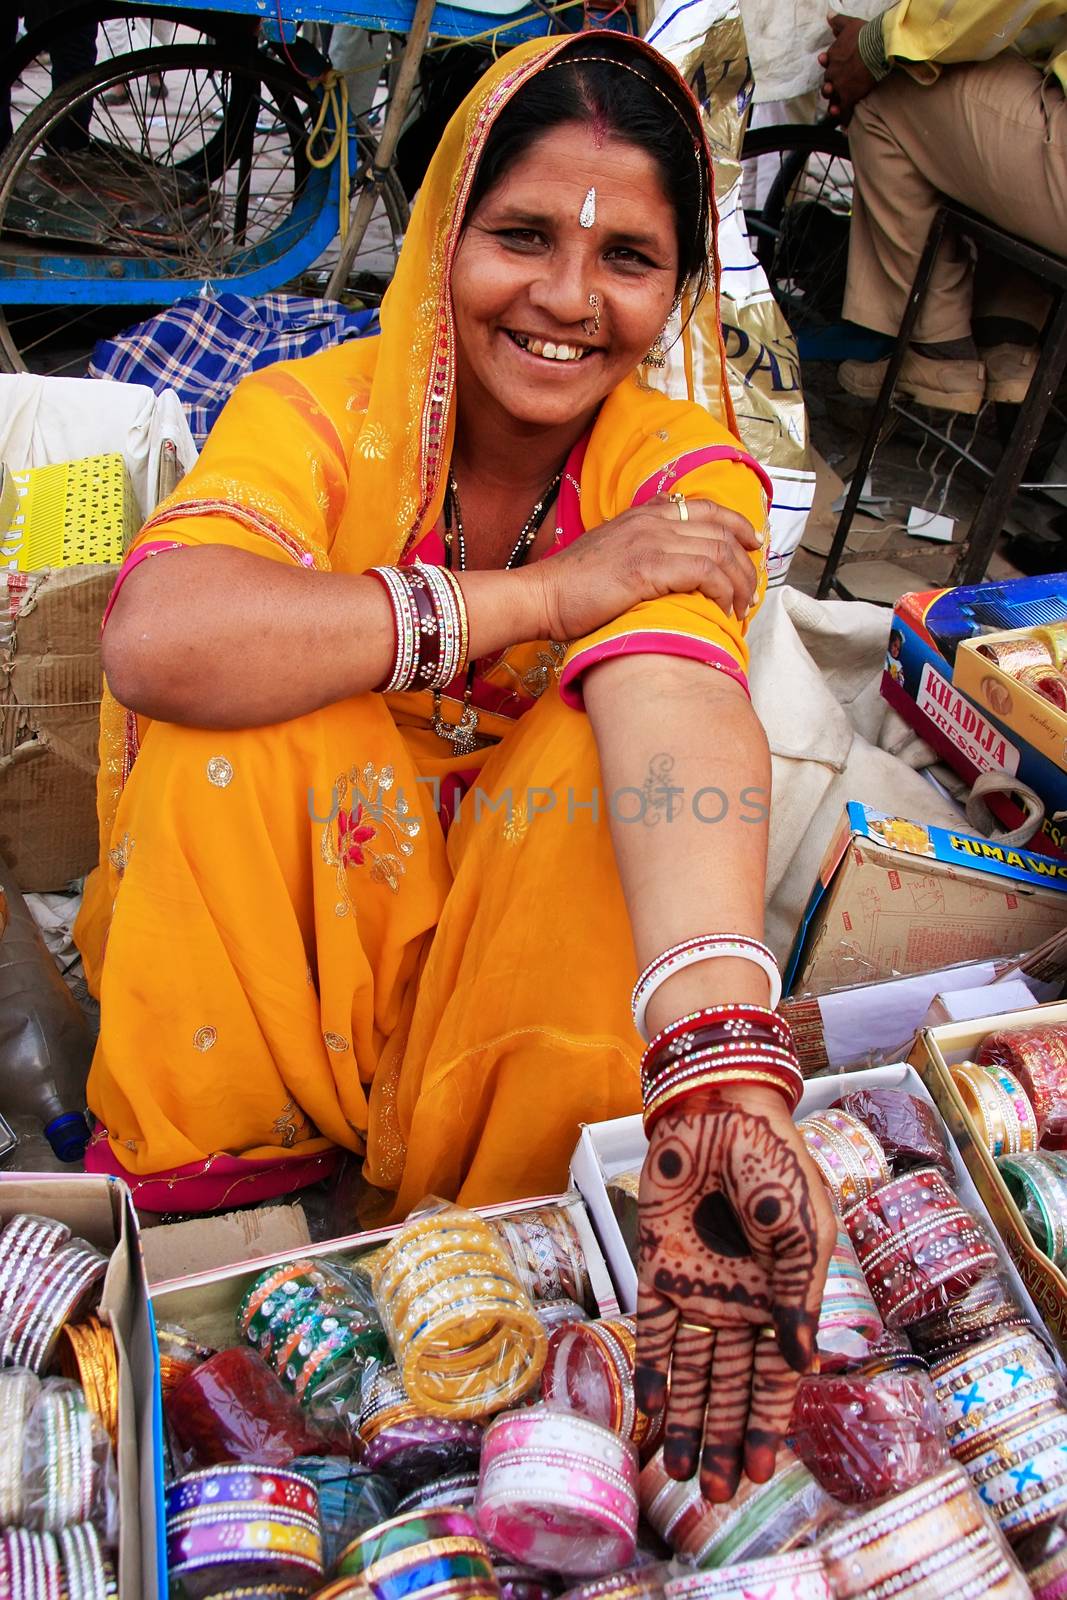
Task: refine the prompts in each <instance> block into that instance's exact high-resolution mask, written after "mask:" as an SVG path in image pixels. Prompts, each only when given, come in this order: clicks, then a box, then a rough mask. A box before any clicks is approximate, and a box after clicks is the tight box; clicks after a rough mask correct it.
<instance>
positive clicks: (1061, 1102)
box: [975, 1022, 1067, 1137]
mask: <svg viewBox="0 0 1067 1600" xmlns="http://www.w3.org/2000/svg"><path fill="white" fill-rule="evenodd" d="M975 1060H976V1061H977V1062H979V1063H980V1064H981V1065H983V1066H984V1065H989V1064H992V1065H994V1066H1000V1067H1006V1068H1007V1069H1008V1071H1009V1072H1010V1073H1011V1075H1012V1077H1014V1078H1015V1079H1017V1080H1018V1082H1019V1083H1020V1084H1021V1085H1022V1088H1023V1091H1024V1093H1025V1094H1026V1097H1027V1099H1028V1100H1029V1101H1030V1104H1031V1105H1032V1106H1033V1108H1034V1113H1035V1115H1036V1117H1037V1124H1038V1127H1039V1129H1040V1130H1041V1134H1042V1137H1044V1136H1045V1133H1046V1124H1047V1123H1048V1122H1049V1120H1050V1119H1051V1118H1052V1117H1053V1114H1054V1113H1055V1112H1056V1111H1057V1108H1058V1109H1059V1117H1060V1119H1061V1120H1062V1118H1063V1115H1064V1113H1065V1111H1067V1027H1064V1025H1063V1024H1062V1023H1055V1022H1053V1023H1047V1024H1042V1025H1041V1026H1039V1027H1030V1028H1005V1029H1002V1030H1001V1031H1000V1032H998V1033H990V1034H987V1035H986V1037H985V1039H983V1041H982V1043H981V1044H980V1045H979V1047H978V1050H977V1053H976V1055H975Z"/></svg>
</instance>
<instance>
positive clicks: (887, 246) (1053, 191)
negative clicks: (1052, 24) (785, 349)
mask: <svg viewBox="0 0 1067 1600" xmlns="http://www.w3.org/2000/svg"><path fill="white" fill-rule="evenodd" d="M849 145H850V149H851V155H852V163H853V168H854V171H855V196H854V208H853V214H852V229H851V243H850V246H849V258H848V286H847V290H846V294H845V308H844V309H845V316H846V317H847V318H848V319H849V320H850V321H852V322H858V323H860V324H861V325H862V326H863V327H865V328H874V329H876V330H877V331H878V332H879V333H888V334H895V333H896V332H897V329H898V328H899V326H900V320H901V317H902V316H903V313H904V307H905V304H906V303H907V299H908V294H909V292H910V290H911V285H912V282H913V280H914V277H915V272H916V269H917V267H918V265H919V258H920V256H921V255H922V249H923V245H924V243H925V241H926V235H927V232H928V231H929V228H930V224H931V222H932V221H933V219H934V214H935V212H936V211H937V208H938V206H939V204H940V203H941V198H942V196H944V195H947V196H949V197H950V198H952V199H954V200H958V201H960V202H961V203H962V204H963V205H966V206H969V207H970V208H971V209H972V210H973V211H976V212H978V213H979V214H980V215H982V216H983V217H987V218H988V219H989V220H990V221H991V222H994V223H996V224H997V225H998V226H999V227H1002V228H1006V229H1007V230H1008V232H1010V233H1016V234H1018V235H1019V236H1020V237H1021V238H1023V239H1027V240H1029V241H1030V242H1031V243H1033V244H1035V245H1038V246H1041V247H1043V248H1044V249H1047V250H1051V251H1053V252H1055V253H1056V254H1057V255H1067V100H1065V99H1064V94H1063V90H1062V89H1061V87H1060V85H1059V84H1058V83H1057V82H1056V81H1055V80H1054V79H1043V78H1042V76H1041V74H1040V73H1039V72H1038V70H1037V68H1036V67H1032V66H1030V65H1029V64H1028V63H1027V62H1025V61H1023V60H1022V58H1021V57H1020V56H1016V55H1014V54H1011V53H1007V54H1004V55H1001V56H998V57H997V58H996V60H994V61H988V62H982V63H975V64H974V65H968V66H958V67H946V68H945V70H944V71H943V72H942V74H941V76H940V77H939V78H938V80H937V81H936V82H935V83H933V84H929V85H924V84H919V83H916V82H915V80H914V79H913V78H911V77H909V75H908V74H907V73H906V72H903V71H900V70H897V71H895V72H893V73H891V74H890V76H889V77H888V78H885V79H883V81H882V82H881V83H880V84H878V86H877V87H876V88H875V89H873V90H872V91H871V93H870V94H869V95H868V96H867V98H866V99H865V100H862V101H861V102H860V104H859V105H858V106H857V107H856V111H855V114H854V116H853V118H852V122H851V124H850V126H849ZM993 265H994V267H995V270H994V271H992V272H989V273H988V274H986V278H987V279H988V284H987V285H985V286H983V288H982V290H981V291H980V296H981V298H980V302H979V303H977V304H976V305H975V311H976V312H977V313H978V314H980V315H984V316H990V315H997V316H1009V317H1016V318H1019V319H1020V320H1022V321H1024V322H1030V323H1031V324H1033V325H1034V326H1038V327H1039V326H1040V325H1041V323H1042V321H1043V319H1044V312H1045V307H1046V306H1047V296H1045V295H1044V294H1043V293H1042V292H1041V290H1040V288H1039V287H1038V285H1037V283H1036V282H1035V280H1034V279H1032V278H1029V277H1028V276H1026V275H1024V274H1021V273H1019V272H1017V271H1011V270H1009V269H1008V268H1007V267H1006V265H1005V264H1002V263H999V262H995V263H994V264H993ZM990 286H992V287H991V289H990ZM971 302H972V264H971V257H970V252H969V250H968V248H967V246H966V244H964V243H963V242H962V241H957V240H955V239H953V238H949V239H946V241H945V243H944V244H943V246H942V248H941V251H940V253H939V255H938V259H937V262H936V264H935V266H934V271H933V276H932V278H931V280H930V283H929V286H928V288H927V291H926V297H925V299H924V301H923V306H922V309H921V311H920V314H919V320H918V323H917V325H916V328H915V333H914V338H915V339H916V340H918V341H920V342H924V343H929V344H934V343H940V342H942V341H946V340H949V339H962V338H966V337H967V336H968V335H969V334H970V331H971Z"/></svg>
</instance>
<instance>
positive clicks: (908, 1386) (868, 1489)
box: [790, 1372, 945, 1505]
mask: <svg viewBox="0 0 1067 1600" xmlns="http://www.w3.org/2000/svg"><path fill="white" fill-rule="evenodd" d="M790 1435H791V1439H792V1444H793V1448H794V1450H796V1451H797V1453H798V1454H799V1455H800V1456H801V1457H802V1458H803V1460H804V1464H805V1465H806V1466H807V1467H809V1468H810V1470H811V1471H812V1472H813V1473H814V1474H815V1477H816V1478H817V1479H818V1481H819V1482H820V1483H821V1484H822V1486H823V1488H824V1489H825V1490H826V1492H827V1494H832V1495H833V1496H834V1497H835V1498H836V1499H838V1500H842V1501H844V1503H845V1504H846V1505H862V1504H864V1503H865V1502H866V1503H868V1504H869V1503H870V1502H871V1501H872V1500H881V1499H883V1498H884V1497H885V1496H886V1495H890V1494H900V1493H901V1492H902V1491H903V1490H905V1489H910V1488H911V1487H912V1485H913V1484H916V1483H921V1482H922V1481H923V1480H924V1479H925V1478H928V1477H929V1476H930V1475H931V1473H934V1472H937V1471H938V1469H939V1468H940V1467H941V1466H942V1465H943V1464H944V1459H945V1446H944V1438H943V1435H942V1429H941V1418H940V1416H939V1414H938V1409H937V1405H936V1403H935V1401H934V1397H933V1394H932V1392H931V1389H930V1382H929V1379H928V1378H927V1377H926V1376H925V1374H924V1373H919V1372H883V1373H880V1374H879V1375H878V1376H877V1377H868V1376H861V1375H859V1374H857V1373H849V1374H848V1375H847V1376H845V1377H838V1378H823V1377H815V1378H805V1379H804V1380H803V1381H802V1382H801V1384H800V1386H799V1388H798V1390H797V1397H796V1401H795V1403H794V1406H793V1418H792V1423H791V1425H790Z"/></svg>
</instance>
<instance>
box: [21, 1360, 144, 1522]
mask: <svg viewBox="0 0 1067 1600" xmlns="http://www.w3.org/2000/svg"><path fill="white" fill-rule="evenodd" d="M8 1376H9V1374H7V1373H3V1374H0V1377H3V1378H7V1377H8ZM19 1376H20V1377H25V1376H26V1375H25V1374H19ZM4 1448H5V1451H7V1450H10V1451H11V1453H12V1454H13V1455H15V1456H16V1459H18V1454H17V1452H18V1449H19V1446H18V1441H17V1440H16V1439H15V1438H13V1437H12V1436H11V1435H10V1434H8V1435H5V1440H4ZM21 1461H22V1477H23V1496H22V1520H23V1521H24V1522H25V1523H26V1525H27V1527H30V1528H36V1529H38V1530H39V1531H40V1532H42V1533H58V1532H59V1531H60V1529H61V1528H68V1527H72V1526H74V1525H75V1524H77V1523H83V1522H91V1523H92V1524H93V1525H94V1526H95V1527H96V1529H97V1531H98V1532H99V1533H100V1535H101V1537H102V1539H103V1540H104V1542H105V1543H106V1544H111V1545H113V1544H115V1543H117V1540H118V1477H117V1474H116V1470H115V1458H114V1456H113V1454H112V1450H111V1441H110V1439H109V1438H108V1436H107V1434H106V1433H105V1431H104V1429H103V1427H102V1426H101V1424H100V1421H99V1420H98V1418H97V1417H96V1416H94V1414H93V1413H92V1411H90V1409H89V1405H88V1403H87V1401H86V1399H85V1395H84V1394H83V1392H82V1390H81V1387H80V1385H78V1384H76V1383H71V1382H70V1380H69V1379H67V1378H45V1379H44V1380H43V1381H42V1383H41V1385H40V1387H39V1389H38V1391H37V1393H36V1396H35V1397H34V1401H33V1405H32V1406H31V1408H30V1410H29V1413H28V1415H27V1416H26V1419H25V1428H24V1432H23V1435H22V1441H21Z"/></svg>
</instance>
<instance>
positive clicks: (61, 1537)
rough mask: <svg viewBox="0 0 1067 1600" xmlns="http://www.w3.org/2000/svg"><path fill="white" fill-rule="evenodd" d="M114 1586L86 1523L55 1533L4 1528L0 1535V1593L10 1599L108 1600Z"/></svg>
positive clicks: (112, 1573) (111, 1569)
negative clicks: (58, 1597)
mask: <svg viewBox="0 0 1067 1600" xmlns="http://www.w3.org/2000/svg"><path fill="white" fill-rule="evenodd" d="M117 1593H118V1582H117V1580H116V1577H115V1569H114V1567H113V1566H112V1564H111V1558H110V1557H109V1556H108V1554H107V1552H106V1551H105V1550H104V1549H103V1548H102V1546H101V1544H100V1540H99V1537H98V1536H97V1532H96V1529H95V1528H94V1527H92V1526H91V1524H89V1523H79V1524H77V1525H76V1526H74V1527H70V1528H64V1529H63V1531H62V1533H60V1534H58V1535H57V1534H52V1533H31V1532H30V1530H29V1529H28V1528H6V1529H5V1530H4V1531H3V1532H2V1533H0V1594H3V1595H10V1596H11V1600H16V1597H17V1600H56V1597H57V1596H59V1595H63V1596H64V1597H65V1600H111V1597H112V1596H114V1595H116V1594H117Z"/></svg>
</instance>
